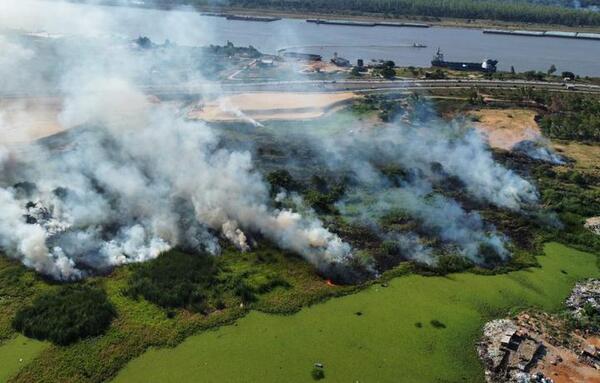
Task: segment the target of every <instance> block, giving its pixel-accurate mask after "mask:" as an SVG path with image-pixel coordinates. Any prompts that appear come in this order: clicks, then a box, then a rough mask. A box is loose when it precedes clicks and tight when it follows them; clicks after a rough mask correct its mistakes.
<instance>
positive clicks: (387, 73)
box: [381, 66, 396, 80]
mask: <svg viewBox="0 0 600 383" xmlns="http://www.w3.org/2000/svg"><path fill="white" fill-rule="evenodd" d="M381 75H382V76H383V78H387V79H388V80H391V79H393V78H394V77H396V71H395V70H394V68H393V67H389V66H386V67H385V68H383V69H382V70H381Z"/></svg>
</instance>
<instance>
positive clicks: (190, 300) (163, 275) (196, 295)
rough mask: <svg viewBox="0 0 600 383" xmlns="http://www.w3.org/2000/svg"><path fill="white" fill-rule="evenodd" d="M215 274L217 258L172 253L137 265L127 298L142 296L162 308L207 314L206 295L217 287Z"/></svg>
mask: <svg viewBox="0 0 600 383" xmlns="http://www.w3.org/2000/svg"><path fill="white" fill-rule="evenodd" d="M215 274H216V266H215V261H214V257H211V256H208V255H204V254H197V255H190V254H185V253H181V252H179V251H170V252H168V253H166V254H163V255H161V256H160V257H158V258H157V259H155V260H153V261H151V262H147V263H141V264H139V265H136V266H135V269H134V272H133V274H132V276H131V279H130V282H129V285H130V286H129V288H128V290H127V294H128V295H130V296H131V297H134V298H138V297H140V296H142V297H144V298H145V299H146V300H148V301H150V302H153V303H156V304H157V305H159V306H161V307H166V308H173V307H180V308H187V309H189V310H191V311H195V312H204V311H206V310H207V309H208V307H207V301H208V299H207V298H208V297H207V295H208V294H210V289H209V287H210V286H211V285H213V284H215ZM214 293H216V292H213V294H214ZM218 299H220V297H216V299H215V300H217V301H218ZM215 304H218V303H215Z"/></svg>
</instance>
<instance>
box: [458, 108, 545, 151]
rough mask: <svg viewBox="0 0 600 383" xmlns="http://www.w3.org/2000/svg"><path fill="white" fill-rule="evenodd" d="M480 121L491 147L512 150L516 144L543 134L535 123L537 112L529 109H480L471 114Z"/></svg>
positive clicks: (479, 125)
mask: <svg viewBox="0 0 600 383" xmlns="http://www.w3.org/2000/svg"><path fill="white" fill-rule="evenodd" d="M469 114H470V115H471V116H474V117H476V118H477V119H478V121H477V122H476V123H475V126H476V128H477V129H479V130H480V131H481V132H483V133H484V134H485V135H486V137H487V139H488V142H489V144H490V146H491V147H494V148H500V149H505V150H510V149H511V148H512V147H513V146H514V145H515V144H516V143H518V142H520V141H523V140H528V139H532V138H535V137H537V136H539V135H540V134H541V132H540V129H539V127H538V125H537V123H536V122H535V120H534V118H535V115H536V113H535V111H532V110H528V109H479V110H476V111H472V112H470V113H469Z"/></svg>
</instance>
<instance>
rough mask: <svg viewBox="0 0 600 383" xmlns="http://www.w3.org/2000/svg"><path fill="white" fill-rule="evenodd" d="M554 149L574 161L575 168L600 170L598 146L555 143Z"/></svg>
mask: <svg viewBox="0 0 600 383" xmlns="http://www.w3.org/2000/svg"><path fill="white" fill-rule="evenodd" d="M554 149H556V150H557V151H558V152H560V153H561V154H564V155H566V156H567V157H569V158H572V159H574V160H575V161H576V163H575V167H577V168H581V169H587V170H596V171H597V170H600V145H587V144H580V143H576V142H569V143H555V144H554Z"/></svg>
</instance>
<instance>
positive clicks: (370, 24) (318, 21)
mask: <svg viewBox="0 0 600 383" xmlns="http://www.w3.org/2000/svg"><path fill="white" fill-rule="evenodd" d="M306 22H307V23H313V24H323V25H344V26H349V27H398V28H403V27H404V28H429V27H430V25H429V24H422V23H393V22H369V21H352V20H329V19H306Z"/></svg>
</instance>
